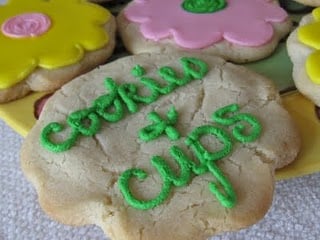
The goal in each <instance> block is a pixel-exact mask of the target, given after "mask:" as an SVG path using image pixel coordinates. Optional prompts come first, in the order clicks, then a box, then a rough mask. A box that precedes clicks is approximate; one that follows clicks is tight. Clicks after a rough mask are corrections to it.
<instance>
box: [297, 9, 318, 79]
mask: <svg viewBox="0 0 320 240" xmlns="http://www.w3.org/2000/svg"><path fill="white" fill-rule="evenodd" d="M312 15H313V18H314V22H312V23H309V24H306V25H304V26H301V27H299V28H298V39H299V40H300V41H301V42H302V43H304V44H306V45H307V46H309V47H312V48H314V49H315V51H314V52H313V53H312V54H310V55H309V56H308V58H307V61H306V70H307V74H308V76H309V77H310V79H311V81H312V82H313V83H316V84H320V68H319V62H320V40H319V39H320V31H319V29H320V8H316V9H314V10H313V12H312Z"/></svg>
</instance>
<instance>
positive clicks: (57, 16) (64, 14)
mask: <svg viewBox="0 0 320 240" xmlns="http://www.w3.org/2000/svg"><path fill="white" fill-rule="evenodd" d="M110 16H111V15H110V13H109V12H108V11H107V10H106V9H104V8H102V7H100V6H98V5H96V4H92V3H89V2H87V1H81V0H68V1H65V0H51V1H42V0H28V1H21V0H8V1H7V3H6V4H4V5H0V26H1V31H0V52H1V58H0V90H1V89H6V88H9V87H11V86H13V85H15V84H17V83H18V82H20V81H22V80H23V79H25V78H26V77H27V76H28V75H29V74H31V73H32V72H33V71H34V70H35V69H36V68H37V67H41V68H45V69H56V68H59V67H64V66H68V65H71V64H74V63H77V62H78V61H80V60H81V59H82V58H83V56H84V54H85V52H86V51H94V50H97V49H100V48H102V47H103V46H105V45H106V44H107V43H108V41H109V36H108V34H107V33H106V31H105V29H104V27H103V26H104V24H105V23H107V22H108V20H109V18H110Z"/></svg>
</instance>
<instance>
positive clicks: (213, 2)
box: [181, 0, 227, 14]
mask: <svg viewBox="0 0 320 240" xmlns="http://www.w3.org/2000/svg"><path fill="white" fill-rule="evenodd" d="M181 6H182V8H183V9H184V10H185V11H187V12H190V13H198V14H199V13H214V12H217V11H220V10H222V9H224V8H225V7H226V6H227V2H226V0H184V1H183V3H182V4H181Z"/></svg>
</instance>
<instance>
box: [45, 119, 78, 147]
mask: <svg viewBox="0 0 320 240" xmlns="http://www.w3.org/2000/svg"><path fill="white" fill-rule="evenodd" d="M63 129H64V128H63V126H62V125H61V124H60V123H57V122H52V123H49V124H48V125H47V126H46V127H45V128H44V129H43V130H42V132H41V135H40V143H41V145H42V146H44V147H45V148H46V149H48V150H49V151H51V152H63V151H66V150H68V149H70V148H71V147H72V146H73V145H74V144H75V142H76V141H77V139H78V137H79V135H80V132H79V131H77V130H75V129H72V132H71V134H70V137H69V138H68V139H67V140H65V141H63V142H60V143H59V142H58V143H57V142H53V141H52V140H51V138H50V135H51V134H53V133H59V132H62V131H63Z"/></svg>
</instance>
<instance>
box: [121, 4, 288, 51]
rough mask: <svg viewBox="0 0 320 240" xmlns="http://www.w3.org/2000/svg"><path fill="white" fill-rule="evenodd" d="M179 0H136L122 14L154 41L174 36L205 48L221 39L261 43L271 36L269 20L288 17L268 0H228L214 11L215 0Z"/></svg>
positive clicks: (183, 44)
mask: <svg viewBox="0 0 320 240" xmlns="http://www.w3.org/2000/svg"><path fill="white" fill-rule="evenodd" d="M181 2H182V1H181V0H162V1H159V0H144V1H139V0H135V1H133V2H132V3H131V4H129V6H128V7H127V8H126V9H125V11H124V15H125V17H126V18H127V19H128V20H129V21H131V22H135V23H138V24H140V31H141V33H142V35H143V36H144V37H145V38H147V39H150V40H154V41H159V40H161V39H165V38H173V39H174V41H175V42H176V44H177V45H178V46H180V47H184V48H189V49H199V48H205V47H208V46H210V45H212V44H214V43H217V42H219V41H221V40H223V39H225V40H227V41H229V42H231V43H234V44H238V45H242V46H250V47H255V46H261V45H264V44H266V43H268V42H269V41H270V40H271V38H272V36H273V26H272V23H279V22H283V21H285V20H286V19H287V18H288V15H287V13H286V12H285V11H284V10H283V9H282V8H280V7H279V6H278V5H276V4H273V3H272V2H271V1H270V0H241V1H239V0H227V1H226V2H227V3H226V4H227V5H226V6H225V7H221V6H222V5H221V6H220V7H219V9H218V11H215V12H212V10H211V9H212V6H213V4H214V2H215V1H209V0H206V1H204V0H201V1H200V2H199V3H198V4H194V2H198V1H192V0H189V1H187V0H185V2H184V3H183V4H181ZM190 2H192V3H193V5H190ZM210 2H212V3H211V4H210ZM217 2H219V3H220V2H221V3H223V2H224V1H217ZM188 3H189V4H188ZM181 5H182V6H181ZM200 5H201V6H200ZM187 6H188V7H187ZM190 6H192V7H190ZM186 10H189V11H186ZM196 11H198V12H196ZM195 12H196V13H195ZM199 12H201V14H199Z"/></svg>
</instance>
